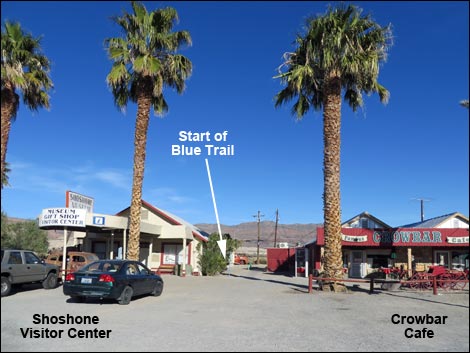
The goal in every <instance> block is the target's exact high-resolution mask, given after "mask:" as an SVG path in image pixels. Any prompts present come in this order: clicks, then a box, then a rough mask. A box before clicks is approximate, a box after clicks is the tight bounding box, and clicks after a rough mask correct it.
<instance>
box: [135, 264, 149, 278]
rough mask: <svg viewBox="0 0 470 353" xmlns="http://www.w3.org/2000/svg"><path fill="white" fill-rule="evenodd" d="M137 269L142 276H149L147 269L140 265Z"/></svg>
mask: <svg viewBox="0 0 470 353" xmlns="http://www.w3.org/2000/svg"><path fill="white" fill-rule="evenodd" d="M137 267H138V268H139V271H140V274H141V275H148V274H149V271H147V269H146V268H145V267H144V266H142V265H140V264H139V265H137Z"/></svg>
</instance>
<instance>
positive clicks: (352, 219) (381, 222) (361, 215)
mask: <svg viewBox="0 0 470 353" xmlns="http://www.w3.org/2000/svg"><path fill="white" fill-rule="evenodd" d="M360 218H369V219H371V220H372V221H374V222H375V223H377V224H380V225H381V226H382V228H391V227H390V226H389V225H388V224H387V223H385V222H384V221H382V220H380V219H378V218H377V217H374V216H372V215H371V214H370V213H368V212H366V211H364V212H362V213H360V214H358V215H356V216H354V217H353V218H351V219H348V220H347V221H346V222H343V223H342V224H341V225H342V226H344V225H345V224H348V223H352V222H353V221H356V220H359V219H360Z"/></svg>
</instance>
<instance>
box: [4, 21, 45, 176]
mask: <svg viewBox="0 0 470 353" xmlns="http://www.w3.org/2000/svg"><path fill="white" fill-rule="evenodd" d="M41 51H42V50H41V46H40V38H33V37H32V35H31V34H28V33H25V32H24V31H23V29H22V28H21V25H20V24H19V23H11V22H8V21H5V23H4V25H3V26H2V79H1V81H2V103H1V106H2V113H1V114H2V132H1V134H2V143H1V145H2V157H1V158H2V162H1V163H2V165H1V168H2V169H1V173H2V177H3V176H4V175H5V161H6V155H7V145H8V138H9V136H10V129H11V123H12V121H14V120H15V118H16V113H17V112H18V109H19V106H20V95H19V94H18V93H20V94H21V95H22V98H23V103H24V104H25V105H26V106H27V107H28V108H29V109H30V110H33V111H37V110H38V109H39V108H43V107H44V108H46V109H48V108H49V96H48V94H47V91H48V90H50V89H51V88H52V87H53V84H52V81H51V79H50V77H49V68H50V63H49V60H48V58H47V57H46V56H44V55H43V54H42V53H41ZM2 180H3V179H2Z"/></svg>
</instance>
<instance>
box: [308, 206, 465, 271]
mask: <svg viewBox="0 0 470 353" xmlns="http://www.w3.org/2000/svg"><path fill="white" fill-rule="evenodd" d="M355 218H359V221H358V222H356V223H355V224H358V225H364V224H366V222H364V221H363V220H364V219H368V220H369V225H371V224H372V225H375V226H377V225H379V224H380V221H379V220H378V219H376V218H375V217H372V216H370V215H369V214H367V213H362V214H360V215H358V216H356V217H355ZM456 219H457V220H458V221H459V222H460V223H458V224H457V223H456V222H455V220H456ZM352 220H354V218H353V219H352ZM433 220H435V221H436V222H437V221H439V222H440V223H436V222H435V223H433V222H430V220H427V221H424V222H420V223H415V224H412V225H408V226H407V227H397V228H392V227H389V228H376V227H368V228H358V227H354V228H349V227H347V226H348V225H350V224H351V222H350V221H351V220H350V221H348V222H349V223H348V222H345V224H343V226H345V227H343V228H342V250H343V265H344V267H345V268H347V273H348V275H349V277H366V276H367V275H369V274H370V273H372V272H375V271H377V270H378V269H379V268H380V267H400V266H403V268H404V269H405V270H412V269H413V268H414V269H416V270H417V271H426V270H427V269H428V267H429V266H430V265H444V266H446V267H448V268H449V269H461V270H463V269H465V268H468V267H469V231H468V218H466V217H465V216H463V215H460V214H458V213H454V214H450V215H445V216H441V217H436V218H435V219H433ZM426 222H427V225H429V226H433V225H434V226H433V227H419V226H420V225H423V224H425V223H426ZM382 223H383V222H382ZM465 223H466V227H465ZM449 224H451V225H459V226H463V227H465V228H463V227H461V228H443V227H442V226H448V225H449ZM416 226H418V227H416ZM324 244H325V241H324V229H323V228H322V227H319V228H317V237H316V239H315V240H313V241H312V242H311V243H309V244H307V245H306V247H307V248H308V249H309V251H308V253H309V258H310V264H311V266H310V268H311V270H316V271H320V272H321V270H322V255H323V246H324Z"/></svg>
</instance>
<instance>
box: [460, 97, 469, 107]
mask: <svg viewBox="0 0 470 353" xmlns="http://www.w3.org/2000/svg"><path fill="white" fill-rule="evenodd" d="M460 105H461V106H462V107H464V108H467V109H468V99H464V100H461V101H460Z"/></svg>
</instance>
